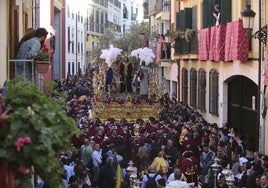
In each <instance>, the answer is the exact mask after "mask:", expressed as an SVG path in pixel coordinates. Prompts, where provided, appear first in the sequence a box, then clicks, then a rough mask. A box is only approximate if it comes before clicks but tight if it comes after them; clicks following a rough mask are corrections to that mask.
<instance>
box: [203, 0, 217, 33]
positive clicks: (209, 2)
mask: <svg viewBox="0 0 268 188" xmlns="http://www.w3.org/2000/svg"><path fill="white" fill-rule="evenodd" d="M214 5H215V3H214V0H203V28H207V27H211V26H214V25H215V18H214V16H213V15H212V13H213V12H215V11H214Z"/></svg>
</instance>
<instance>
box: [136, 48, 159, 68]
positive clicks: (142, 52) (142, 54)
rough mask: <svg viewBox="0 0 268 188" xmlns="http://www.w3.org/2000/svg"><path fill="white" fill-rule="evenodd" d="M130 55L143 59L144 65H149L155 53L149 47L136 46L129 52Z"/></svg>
mask: <svg viewBox="0 0 268 188" xmlns="http://www.w3.org/2000/svg"><path fill="white" fill-rule="evenodd" d="M131 56H134V57H137V58H139V59H140V61H141V62H142V61H144V62H145V64H146V65H149V64H150V63H152V62H153V61H154V58H155V55H154V53H153V51H152V49H150V48H147V47H145V48H138V49H136V50H133V51H132V52H131Z"/></svg>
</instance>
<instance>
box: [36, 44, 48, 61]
mask: <svg viewBox="0 0 268 188" xmlns="http://www.w3.org/2000/svg"><path fill="white" fill-rule="evenodd" d="M33 59H34V60H36V61H48V60H49V51H48V48H47V47H46V46H45V45H43V47H42V48H41V50H40V51H39V52H38V53H37V54H36V55H35V56H33Z"/></svg>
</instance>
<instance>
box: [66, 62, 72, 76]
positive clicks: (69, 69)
mask: <svg viewBox="0 0 268 188" xmlns="http://www.w3.org/2000/svg"><path fill="white" fill-rule="evenodd" d="M67 74H71V62H68V73H67Z"/></svg>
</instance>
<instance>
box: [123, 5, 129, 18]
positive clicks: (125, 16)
mask: <svg viewBox="0 0 268 188" xmlns="http://www.w3.org/2000/svg"><path fill="white" fill-rule="evenodd" d="M123 7H124V8H123V18H124V19H127V18H128V15H127V14H128V11H127V7H126V5H125V4H124V5H123Z"/></svg>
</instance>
